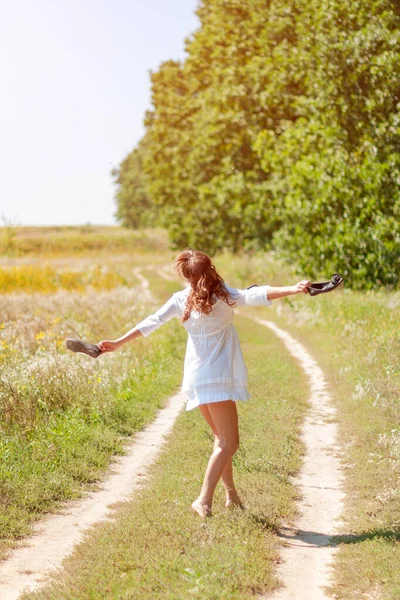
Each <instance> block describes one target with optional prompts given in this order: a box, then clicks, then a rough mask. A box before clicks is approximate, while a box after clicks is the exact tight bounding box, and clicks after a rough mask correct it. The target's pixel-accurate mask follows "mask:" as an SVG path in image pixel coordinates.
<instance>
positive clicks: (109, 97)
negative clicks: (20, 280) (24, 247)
mask: <svg viewBox="0 0 400 600" xmlns="http://www.w3.org/2000/svg"><path fill="white" fill-rule="evenodd" d="M196 6H197V0H56V1H54V0H17V1H15V0H0V219H1V221H0V225H3V224H12V225H80V224H87V223H90V224H92V225H111V224H115V219H114V213H115V211H116V204H115V200H114V197H115V192H116V186H115V184H114V183H113V178H112V176H111V173H110V172H111V169H112V168H113V167H117V166H118V165H119V163H120V162H121V160H123V158H124V157H125V156H126V155H127V154H128V152H130V151H131V150H132V148H133V147H134V146H135V145H136V143H137V142H138V141H139V139H140V138H141V137H142V135H143V133H144V128H143V118H144V114H145V111H146V110H147V109H149V108H150V107H151V98H150V73H149V72H150V70H151V71H155V70H156V69H157V68H158V67H159V65H160V64H161V63H162V62H163V61H165V60H168V59H171V58H172V59H183V58H184V56H185V52H184V40H185V38H186V37H188V36H189V35H190V34H191V33H193V32H194V31H195V30H196V29H197V28H198V26H199V22H198V19H197V17H196V15H195V14H194V10H195V8H196Z"/></svg>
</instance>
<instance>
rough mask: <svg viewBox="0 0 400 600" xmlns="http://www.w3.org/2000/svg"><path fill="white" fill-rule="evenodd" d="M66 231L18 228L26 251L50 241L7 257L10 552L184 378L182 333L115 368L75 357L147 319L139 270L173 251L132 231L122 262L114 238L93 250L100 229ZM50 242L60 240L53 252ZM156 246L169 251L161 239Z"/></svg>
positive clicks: (4, 418)
mask: <svg viewBox="0 0 400 600" xmlns="http://www.w3.org/2000/svg"><path fill="white" fill-rule="evenodd" d="M61 233H62V240H63V242H62V243H61V241H60V234H59V232H58V230H55V231H54V230H53V228H50V229H49V230H48V231H43V230H42V231H40V232H30V231H29V235H28V236H27V238H28V241H26V240H25V238H24V234H25V232H22V233H21V231H18V232H17V234H16V235H15V236H14V238H15V239H18V240H22V242H21V244H20V246H19V247H23V248H27V247H28V242H29V243H31V240H32V239H35V240H38V239H41V240H42V246H41V251H40V252H36V253H35V252H25V255H24V256H23V257H21V258H19V259H17V258H15V256H8V257H7V256H5V255H4V254H3V256H2V261H1V262H2V267H1V268H0V285H1V287H0V290H1V294H0V431H1V438H0V494H1V503H0V556H4V555H5V554H6V552H7V550H8V549H9V548H10V547H11V546H12V545H13V542H14V541H15V540H17V539H19V538H21V537H23V536H25V535H27V534H28V533H29V532H30V530H31V525H32V523H33V522H34V521H35V520H36V519H37V518H38V517H39V516H40V515H41V514H42V513H44V512H47V511H49V510H51V509H53V508H54V507H55V506H56V505H57V504H58V503H59V502H60V501H64V500H66V499H69V498H74V497H77V496H79V495H81V494H82V493H83V491H84V489H85V488H87V487H88V486H89V487H90V486H91V487H93V486H94V485H95V482H96V481H97V480H98V479H99V477H100V476H101V473H102V472H103V471H104V469H105V468H106V467H107V466H108V464H109V462H110V460H111V457H112V455H113V454H115V453H119V452H121V451H122V442H123V439H124V437H126V436H130V435H132V433H133V432H135V431H137V430H139V429H141V428H142V427H143V425H144V424H145V423H148V422H149V421H150V420H151V419H152V418H153V416H154V414H155V412H156V410H157V408H158V407H160V406H161V405H162V402H163V400H164V397H165V394H166V393H169V392H172V391H173V390H174V389H175V388H176V387H177V385H178V383H179V381H180V371H181V365H180V362H179V358H178V356H179V352H180V350H179V349H180V348H181V347H182V343H183V339H182V332H181V331H180V330H178V329H177V328H176V327H175V329H173V331H172V333H171V331H170V332H169V334H168V335H166V332H161V335H160V336H158V337H157V338H155V339H153V340H150V342H149V344H146V345H144V344H140V343H139V344H138V345H137V346H136V347H135V349H133V348H132V347H129V348H124V349H123V350H122V351H121V352H120V353H119V355H118V356H110V357H109V360H107V363H106V364H101V363H100V361H97V362H96V361H93V360H90V359H89V358H88V357H86V356H84V355H73V354H71V353H70V352H68V351H67V350H66V348H65V345H64V340H65V338H66V337H81V338H85V339H91V340H93V341H94V342H96V341H100V339H104V338H107V337H108V338H109V337H112V336H114V337H115V336H116V335H120V334H122V333H124V332H125V331H127V330H129V329H131V328H132V327H133V326H134V324H135V323H136V322H138V321H139V320H140V319H141V318H143V317H144V316H145V315H146V314H148V312H149V310H150V309H151V307H150V306H149V301H148V298H147V297H145V295H144V293H143V290H142V288H141V287H140V286H139V285H138V280H137V279H136V277H135V276H134V274H133V270H134V268H135V267H137V266H140V265H141V264H143V262H144V261H145V262H146V264H147V263H148V262H155V263H157V262H161V261H163V260H165V253H164V254H161V253H160V254H157V251H155V252H154V251H153V252H149V251H148V250H146V244H144V245H142V244H141V243H139V242H138V241H137V239H138V236H135V235H134V236H132V235H130V234H129V235H125V233H124V232H122V233H121V238H122V240H119V239H118V236H115V240H116V241H115V240H114V241H113V244H114V245H115V246H116V247H117V248H121V247H123V253H122V254H119V253H118V252H117V253H114V254H113V253H111V251H110V244H109V243H108V242H107V243H104V244H103V246H102V247H101V248H100V249H99V250H98V251H96V252H95V253H91V250H90V248H92V244H93V239H92V232H90V233H87V232H82V231H72V232H70V231H68V235H67V236H66V235H65V232H64V231H62V232H61ZM111 233H113V232H111ZM128 233H129V232H128ZM101 235H102V239H103V240H105V241H106V240H107V236H106V233H105V232H104V231H102V234H101ZM46 236H48V237H50V238H51V240H54V239H57V240H58V241H57V243H58V244H59V245H58V246H57V248H58V249H57V253H56V255H55V256H54V255H53V250H54V247H55V245H54V243H53V241H52V242H48V240H46ZM129 236H130V245H128V246H127V245H126V244H125V242H126V239H127V237H129ZM70 237H73V238H74V239H75V240H76V245H75V247H74V248H73V251H71V250H70V246H69V242H68V241H69V239H70ZM111 237H112V236H111ZM143 237H146V236H145V235H142V237H141V239H142V238H143ZM62 244H64V246H63V245H62ZM158 245H159V246H158V247H160V248H164V247H163V242H162V239H161V238H160V239H159V240H158ZM29 247H30V248H31V246H29ZM49 247H51V248H52V252H51V253H49V252H48V251H47V250H48V248H49ZM78 247H79V248H80V249H81V251H80V252H78V251H77V249H78ZM88 247H89V250H88ZM14 249H15V246H14ZM45 249H46V251H45ZM164 250H165V248H164ZM160 384H161V385H160ZM161 390H162V391H161Z"/></svg>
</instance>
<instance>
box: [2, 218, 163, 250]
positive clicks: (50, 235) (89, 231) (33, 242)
mask: <svg viewBox="0 0 400 600" xmlns="http://www.w3.org/2000/svg"><path fill="white" fill-rule="evenodd" d="M166 251H168V238H167V234H166V232H165V231H164V230H161V229H146V230H137V231H136V230H132V229H124V228H123V227H100V226H94V225H84V226H81V227H72V226H71V227H66V226H62V227H10V226H8V227H0V256H1V255H5V256H8V257H29V256H32V257H38V256H40V257H54V256H74V255H88V254H91V255H93V256H95V255H98V254H99V253H102V254H104V255H107V254H108V255H109V254H122V253H124V252H132V253H135V254H138V253H140V252H143V253H149V252H151V253H154V252H158V253H161V252H166Z"/></svg>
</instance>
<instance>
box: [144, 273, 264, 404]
mask: <svg viewBox="0 0 400 600" xmlns="http://www.w3.org/2000/svg"><path fill="white" fill-rule="evenodd" d="M226 289H227V290H228V293H229V295H230V297H231V299H232V300H233V301H234V302H235V306H238V307H239V306H260V305H264V306H269V305H270V304H271V300H269V298H268V286H266V285H264V286H259V287H258V286H257V287H252V288H250V289H245V290H239V289H236V288H231V287H228V286H226ZM189 290H190V288H186V289H184V290H182V291H181V292H176V293H175V294H173V295H172V296H171V298H170V299H169V300H168V302H166V303H165V304H164V305H163V306H162V307H161V308H159V309H158V310H157V312H155V313H154V314H153V315H150V316H149V317H147V318H146V319H144V320H143V321H141V322H140V323H139V324H138V325H137V329H139V330H140V332H141V333H142V335H144V336H145V337H147V336H148V335H150V333H152V332H153V331H155V330H156V329H158V328H159V327H161V325H163V324H164V323H167V321H170V320H171V319H172V318H173V317H179V318H181V317H182V315H183V312H184V309H185V304H186V299H187V296H188V294H189ZM233 316H234V311H233V308H232V307H230V306H229V305H228V304H226V302H224V301H223V300H221V299H219V298H217V299H216V302H215V304H214V306H213V310H212V311H211V313H210V314H209V315H203V314H201V313H199V312H197V311H193V312H192V313H191V315H190V317H189V319H188V320H187V321H185V323H183V326H184V327H185V329H186V331H187V332H188V340H187V346H186V355H185V364H184V375H183V383H182V389H183V391H184V392H185V394H186V396H187V404H186V410H191V409H193V408H196V407H197V406H199V405H200V404H208V403H210V402H220V401H222V400H248V399H249V398H250V393H249V391H248V389H247V368H246V365H245V362H244V359H243V354H242V350H241V348H240V342H239V338H238V335H237V332H236V329H235V327H234V325H233V322H232V321H233Z"/></svg>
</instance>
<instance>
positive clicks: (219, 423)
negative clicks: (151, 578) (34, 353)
mask: <svg viewBox="0 0 400 600" xmlns="http://www.w3.org/2000/svg"><path fill="white" fill-rule="evenodd" d="M174 268H175V270H176V271H177V272H178V274H179V275H180V276H181V277H182V278H184V279H186V281H187V282H188V287H187V288H186V289H184V290H182V291H180V292H176V293H175V294H173V295H172V297H171V298H170V299H169V300H168V302H166V303H165V304H164V306H162V307H161V308H160V309H159V310H157V312H155V313H154V314H153V315H151V316H149V317H147V318H146V319H144V320H143V321H141V322H140V323H139V324H138V325H136V327H134V328H133V329H132V330H131V331H129V332H128V333H126V334H125V335H123V336H122V337H120V338H119V339H117V340H115V341H109V340H104V341H102V342H100V343H99V344H98V348H99V349H100V350H101V352H102V353H105V352H112V351H114V350H116V349H117V348H119V347H120V346H121V345H122V344H125V343H126V342H129V341H131V340H134V339H136V338H138V337H141V336H145V337H147V336H148V335H150V333H152V332H153V331H155V330H156V329H158V327H160V326H161V325H163V324H164V323H166V322H167V321H169V320H170V319H172V318H173V317H179V318H180V320H181V321H182V323H183V325H184V327H185V329H186V330H187V332H188V341H187V348H186V355H185V365H184V377H183V386H182V387H183V391H184V392H185V393H186V395H187V398H188V401H187V405H186V410H192V409H193V408H195V407H197V406H198V407H199V409H200V412H201V414H202V415H203V417H204V418H205V420H206V421H207V423H208V424H209V426H210V427H211V429H212V431H213V434H214V436H215V444H214V451H213V453H212V454H211V457H210V459H209V461H208V465H207V469H206V473H205V476H204V482H203V486H202V489H201V492H200V495H199V497H198V498H197V499H196V500H195V501H194V502H193V504H192V508H193V510H194V511H195V512H196V513H197V514H198V515H200V517H203V518H204V517H208V516H211V508H212V500H213V495H214V490H215V488H216V485H217V483H218V481H219V479H222V483H223V484H224V487H225V491H226V506H227V507H233V506H240V507H241V506H242V503H241V500H240V498H239V495H238V492H237V490H236V488H235V484H234V481H233V474H232V457H233V455H234V454H235V452H236V451H237V449H238V447H239V430H238V415H237V410H236V404H235V402H236V401H237V400H248V399H249V398H250V394H249V392H248V390H247V369H246V365H245V363H244V360H243V355H242V351H241V348H240V343H239V338H238V336H237V333H236V329H235V328H234V326H233V324H232V321H233V315H234V312H233V307H234V306H258V305H264V306H268V305H270V304H271V300H274V299H275V298H282V297H283V296H290V295H292V294H300V293H307V286H309V285H310V282H309V281H300V282H299V283H297V284H296V285H294V286H287V287H271V286H265V285H264V286H260V287H258V286H254V287H251V288H248V289H245V290H239V289H235V288H230V287H228V286H227V285H226V284H225V283H224V281H223V279H222V277H221V276H220V275H219V274H218V273H217V271H216V269H215V266H214V265H213V264H212V262H211V259H210V257H209V256H207V254H204V252H200V251H195V250H185V251H184V252H181V253H180V254H179V255H178V256H177V257H176V259H175V264H174Z"/></svg>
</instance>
